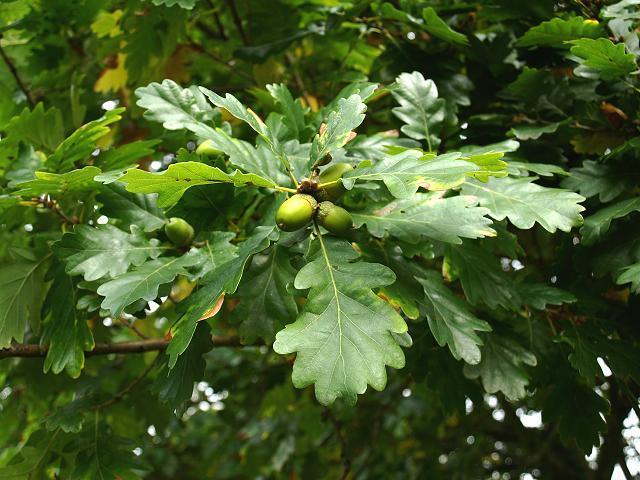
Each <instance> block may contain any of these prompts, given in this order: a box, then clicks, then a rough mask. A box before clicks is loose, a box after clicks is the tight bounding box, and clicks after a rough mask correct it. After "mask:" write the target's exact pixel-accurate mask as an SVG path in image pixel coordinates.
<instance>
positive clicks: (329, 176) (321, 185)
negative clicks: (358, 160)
mask: <svg viewBox="0 0 640 480" xmlns="http://www.w3.org/2000/svg"><path fill="white" fill-rule="evenodd" d="M350 170H353V167H352V166H351V165H349V164H348V163H336V164H335V165H331V166H330V167H328V168H327V169H326V170H324V171H323V172H322V173H320V175H318V176H317V178H316V179H313V178H312V179H311V180H306V181H304V182H303V184H302V186H301V188H300V189H298V191H299V192H300V193H296V194H295V195H293V196H292V197H290V198H288V199H287V200H285V202H284V203H283V204H282V205H280V208H279V209H278V212H277V213H276V224H277V225H278V228H280V229H281V230H284V231H285V232H293V231H295V230H299V229H300V228H303V227H305V226H306V225H307V224H308V223H309V222H310V221H311V220H315V221H316V222H317V223H318V225H321V226H322V227H324V228H326V229H327V230H328V231H329V232H331V233H333V234H336V235H346V234H347V232H349V230H350V229H351V228H352V227H353V219H352V218H351V214H350V213H349V212H347V211H346V210H345V209H344V208H342V207H339V206H338V205H335V204H334V203H333V202H332V200H334V201H335V200H337V199H338V198H339V197H340V196H341V195H342V194H343V193H344V192H345V191H346V189H345V188H344V185H342V176H343V175H344V174H345V173H346V172H348V171H350Z"/></svg>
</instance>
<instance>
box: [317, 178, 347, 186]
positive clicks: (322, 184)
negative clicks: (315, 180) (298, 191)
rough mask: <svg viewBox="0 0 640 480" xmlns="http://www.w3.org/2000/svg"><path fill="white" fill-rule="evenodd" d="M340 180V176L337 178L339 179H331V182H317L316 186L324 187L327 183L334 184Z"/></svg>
mask: <svg viewBox="0 0 640 480" xmlns="http://www.w3.org/2000/svg"><path fill="white" fill-rule="evenodd" d="M341 180H342V178H339V179H337V180H333V181H331V182H324V183H319V184H318V188H324V187H326V186H327V185H335V184H336V183H338V182H339V181H341Z"/></svg>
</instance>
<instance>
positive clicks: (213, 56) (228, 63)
mask: <svg viewBox="0 0 640 480" xmlns="http://www.w3.org/2000/svg"><path fill="white" fill-rule="evenodd" d="M190 40H191V43H189V44H188V45H187V46H188V47H189V48H191V49H192V50H194V51H196V52H198V53H202V54H203V55H206V56H207V57H209V58H210V59H212V60H214V61H215V62H218V63H219V64H221V65H224V66H225V67H227V68H228V69H229V70H231V71H232V72H233V73H234V74H236V75H239V76H241V77H242V78H244V79H245V80H247V81H249V82H251V83H254V80H253V78H252V77H251V76H250V75H248V74H247V73H246V72H244V71H242V70H240V69H239V68H238V67H237V66H236V65H235V63H234V61H233V60H229V61H226V60H224V59H222V58H220V57H219V56H217V55H216V54H215V53H213V52H211V51H210V50H208V49H206V48H204V47H203V46H202V45H199V44H197V43H196V42H195V41H193V39H191V38H190Z"/></svg>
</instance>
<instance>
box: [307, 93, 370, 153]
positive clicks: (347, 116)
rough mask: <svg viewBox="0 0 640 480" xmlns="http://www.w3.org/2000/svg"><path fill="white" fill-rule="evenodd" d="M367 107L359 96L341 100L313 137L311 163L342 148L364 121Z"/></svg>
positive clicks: (355, 95)
mask: <svg viewBox="0 0 640 480" xmlns="http://www.w3.org/2000/svg"><path fill="white" fill-rule="evenodd" d="M366 109H367V106H366V105H365V104H364V103H363V102H362V98H360V95H358V94H353V95H351V96H350V97H349V98H341V99H340V100H338V105H337V107H336V109H335V110H333V111H331V112H329V114H328V116H327V118H326V120H325V126H324V128H321V130H320V133H319V134H317V135H316V136H315V138H314V139H313V143H312V144H311V153H310V155H311V161H312V162H313V163H314V164H315V163H316V162H319V161H320V160H322V159H323V158H324V157H325V156H326V155H328V154H330V153H332V152H333V151H335V150H337V149H339V148H342V147H343V146H344V145H345V144H346V143H347V142H348V141H349V138H350V136H351V134H352V132H353V130H355V129H356V128H357V127H358V126H359V125H360V124H361V123H362V122H363V120H364V117H365V115H364V112H365V110H366Z"/></svg>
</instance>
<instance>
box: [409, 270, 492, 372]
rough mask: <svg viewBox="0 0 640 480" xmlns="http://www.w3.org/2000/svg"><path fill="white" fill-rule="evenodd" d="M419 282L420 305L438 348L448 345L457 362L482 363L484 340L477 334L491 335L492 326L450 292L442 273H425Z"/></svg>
mask: <svg viewBox="0 0 640 480" xmlns="http://www.w3.org/2000/svg"><path fill="white" fill-rule="evenodd" d="M416 279H417V281H418V282H420V284H421V285H422V288H423V290H424V300H423V301H422V302H421V305H422V306H423V307H424V309H425V310H426V314H427V321H428V322H429V328H430V329H431V333H433V336H434V337H435V339H436V341H437V342H438V345H440V346H441V347H443V346H445V345H447V346H448V347H449V350H450V351H451V354H452V355H453V357H454V358H455V359H456V360H460V359H463V360H464V361H465V362H467V363H469V364H472V365H475V364H477V363H478V362H480V348H479V347H480V346H481V345H482V339H481V338H480V337H479V336H478V334H477V332H489V331H491V326H490V325H489V324H488V323H487V322H485V321H484V320H480V319H479V318H477V317H476V316H475V315H473V313H471V311H470V310H469V308H468V305H467V304H466V303H465V302H464V301H463V300H461V299H460V298H459V297H457V296H456V295H454V294H453V292H451V290H449V287H447V286H446V285H445V283H444V282H443V281H442V277H441V276H440V274H439V273H437V272H434V271H425V272H424V276H423V277H422V278H416Z"/></svg>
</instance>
